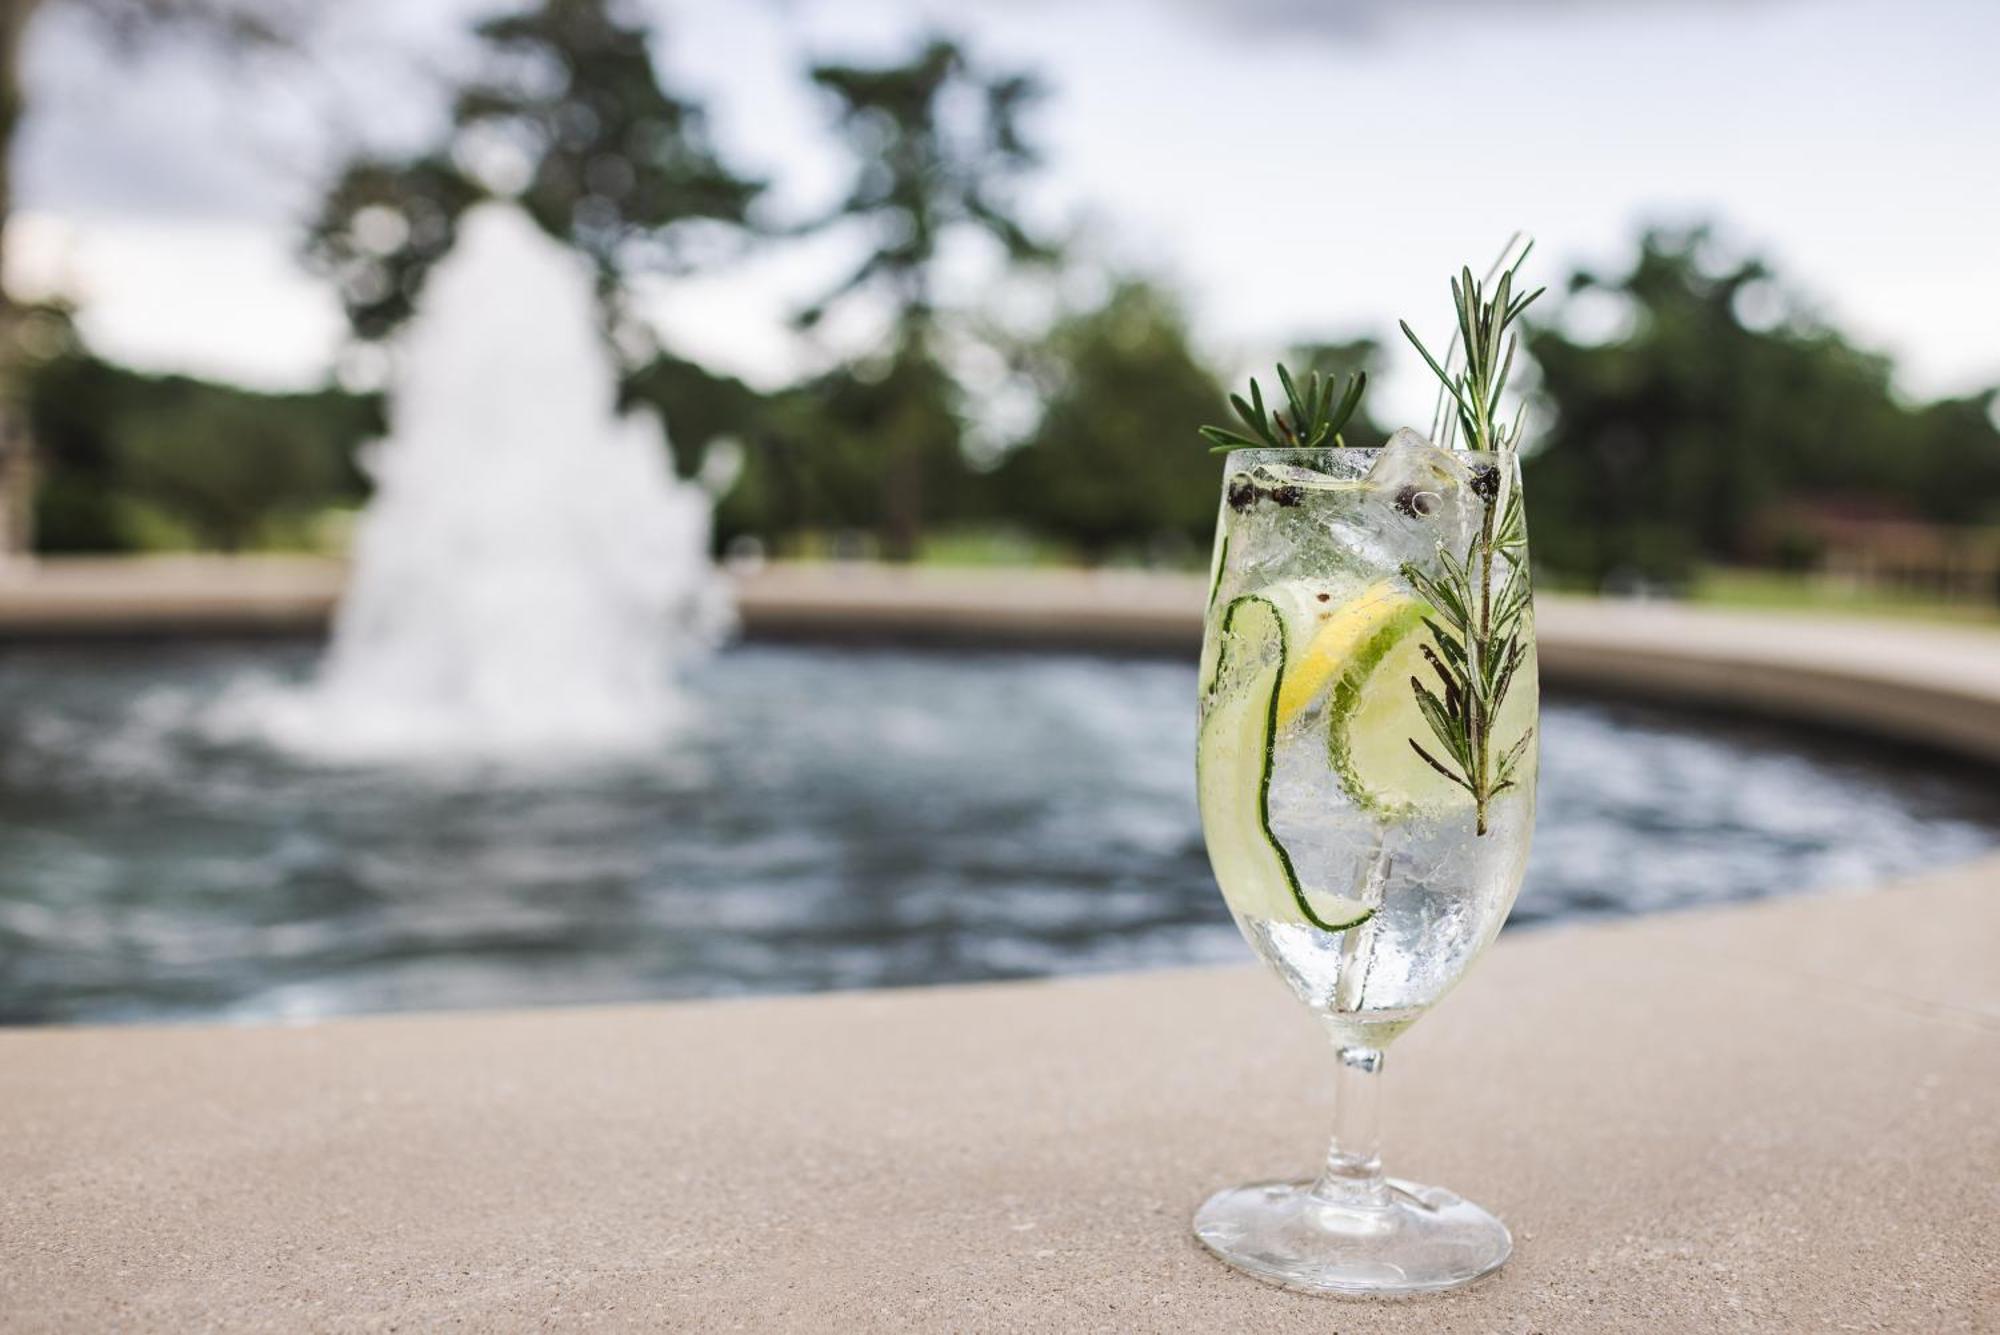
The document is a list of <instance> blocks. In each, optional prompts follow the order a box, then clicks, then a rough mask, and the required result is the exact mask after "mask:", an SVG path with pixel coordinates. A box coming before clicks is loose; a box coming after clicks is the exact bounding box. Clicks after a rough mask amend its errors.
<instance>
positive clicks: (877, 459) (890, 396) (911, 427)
mask: <svg viewBox="0 0 2000 1335" xmlns="http://www.w3.org/2000/svg"><path fill="white" fill-rule="evenodd" d="M811 74H812V80H813V82H814V83H815V84H817V85H818V86H819V87H820V88H822V89H824V90H826V92H827V93H828V94H829V97H830V100H831V102H832V104H833V107H834V112H835V124H836V126H837V127H838V129H839V131H840V134H841V136H842V138H843V140H844V141H845V142H846V145H847V147H848V149H849V150H850V151H851V152H852V154H853V156H854V158H855V174H854V179H853V182H852V184H851V185H850V187H849V189H848V192H847V195H846V197H845V199H843V200H842V201H841V203H840V205H839V206H838V207H837V209H836V210H835V211H834V212H833V214H832V215H831V216H830V217H828V218H826V219H825V220H823V222H822V223H821V224H820V225H833V224H836V223H849V224H854V225H856V226H857V227H858V228H859V229H860V230H861V231H862V232H863V234H864V235H865V236H866V238H867V242H866V244H867V247H868V249H867V252H866V254H865V255H864V256H863V257H862V259H861V261H860V263H859V264H858V265H857V266H856V267H855V268H854V270H853V271H852V272H851V273H850V274H849V275H848V276H847V277H846V278H845V279H844V280H843V281H842V282H841V283H840V284H839V285H838V286H836V287H835V288H834V289H833V290H832V291H831V292H829V293H827V294H826V295H825V296H823V297H822V298H820V300H818V301H817V302H815V303H813V305H811V306H810V307H808V308H807V309H806V310H805V311H803V312H802V313H801V315H800V317H799V319H800V323H801V324H803V325H806V326H811V325H814V324H817V323H818V322H819V321H820V319H821V318H822V317H823V316H824V315H825V314H826V313H827V312H828V311H829V310H830V309H832V308H833V307H835V306H838V305H842V304H847V303H849V302H851V301H856V300H870V299H872V300H873V301H876V302H879V303H881V305H882V306H884V307H886V309H887V312H888V318H889V324H890V333H889V336H888V339H887V340H886V343H885V346H884V347H883V348H881V349H880V350H879V351H878V352H876V353H874V354H872V355H870V356H868V357H865V358H863V359H861V360H860V361H859V362H858V363H857V364H855V365H853V366H851V367H847V368H844V369H843V370H841V371H838V372H835V373H834V374H833V375H831V376H829V377H827V378H826V379H825V380H824V381H823V382H822V383H821V384H819V385H817V386H815V387H814V389H813V391H812V392H813V393H814V394H815V396H816V397H817V398H818V399H819V401H820V403H821V405H822V406H823V408H824V410H825V412H826V413H827V414H828V416H827V418H826V424H825V425H826V430H827V431H828V432H829V433H831V434H835V435H842V436H845V437H846V440H845V441H844V442H843V443H842V444H841V445H836V446H834V447H832V449H831V451H830V452H831V453H833V454H835V455H837V456H838V457H839V458H840V459H841V460H842V461H843V462H844V463H853V464H857V465H860V466H861V467H862V468H864V469H865V470H867V471H869V472H873V473H875V474H876V476H877V479H878V482H877V487H878V490H879V502H878V505H877V507H876V522H877V526H878V530H879V533H880V537H881V541H882V547H883V551H884V554H885V555H887V556H889V557H891V558H892V559H895V560H908V559H910V558H911V557H912V556H913V555H914V554H915V552H916V548H917V541H918V538H919V536H920V533H921V530H922V527H923V523H924V520H925V518H926V517H927V515H934V514H936V513H938V512H939V511H940V509H941V508H942V505H941V503H942V502H945V501H947V500H948V499H949V495H950V493H951V491H953V490H955V489H961V488H963V487H965V486H966V485H967V483H966V481H965V478H966V468H965V462H964V457H963V454H962V450H961V445H962V434H963V420H962V416H961V411H960V408H961V404H960V391H959V387H958V385H957V383H956V382H955V381H954V379H953V378H952V375H951V373H950V371H949V370H948V369H947V368H946V366H945V365H944V362H943V360H942V356H941V349H940V346H939V335H940V331H939V328H938V324H939V315H940V313H939V302H938V279H939V275H940V270H941V268H942V265H943V261H944V258H945V256H946V254H947V251H948V250H953V249H954V248H955V246H956V245H957V244H958V243H959V242H960V241H962V240H964V239H968V238H985V239H986V240H988V241H990V242H992V243H995V244H997V246H998V248H999V250H1000V252H1001V254H1002V256H1003V257H1004V258H1005V259H1006V260H1007V261H1008V262H1010V263H1011V262H1039V261H1044V260H1048V259H1051V258H1053V252H1052V250H1051V248H1050V247H1049V246H1047V245H1046V244H1045V243H1043V242H1041V241H1038V240H1037V239H1035V238H1034V237H1033V236H1031V235H1030V233H1029V231H1028V230H1027V228H1026V227H1025V226H1024V225H1023V224H1022V222H1021V221H1020V219H1019V218H1018V217H1017V215H1016V211H1015V206H1014V202H1013V200H1012V198H1011V191H1012V188H1013V187H1014V186H1015V185H1016V184H1017V183H1018V181H1019V180H1020V179H1021V177H1022V176H1024V175H1025V174H1026V173H1027V172H1029V171H1030V170H1032V169H1033V168H1034V167H1035V166H1036V165H1037V164H1038V162H1039V157H1038V155H1037V153H1036V152H1035V150H1034V149H1033V147H1032V146H1031V145H1030V144H1029V143H1028V141H1027V139H1026V138H1025V136H1024V135H1023V132H1022V128H1021V116H1022V113H1023V112H1024V110H1025V109H1026V108H1027V107H1028V106H1029V104H1030V103H1032V102H1033V101H1034V99H1035V98H1036V97H1037V96H1038V93H1039V89H1038V87H1037V85H1036V84H1035V82H1034V81H1033V80H1032V79H1031V78H1029V77H1028V76H1026V75H1023V74H1018V73H1010V72H1000V71H988V70H984V69H981V68H980V67H978V66H976V65H975V64H973V62H972V61H971V60H970V58H969V57H968V56H967V55H966V54H965V52H964V51H963V50H962V49H961V48H960V47H959V46H958V44H956V43H954V42H951V41H947V40H945V39H943V38H933V39H931V40H930V41H929V42H927V43H926V44H925V45H924V46H923V48H922V49H921V50H920V51H918V52H917V54H916V55H915V56H914V57H913V58H912V59H910V60H909V61H907V62H905V63H903V64H900V65H890V66H884V67H876V66H856V65H838V64H823V65H816V66H814V67H813V69H812V71H811ZM845 480H847V481H854V480H856V479H853V478H848V479H845Z"/></svg>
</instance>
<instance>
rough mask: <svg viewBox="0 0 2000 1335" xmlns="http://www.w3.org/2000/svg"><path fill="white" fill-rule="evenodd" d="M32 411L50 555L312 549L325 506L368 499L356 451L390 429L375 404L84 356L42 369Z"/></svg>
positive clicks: (39, 504) (39, 506)
mask: <svg viewBox="0 0 2000 1335" xmlns="http://www.w3.org/2000/svg"><path fill="white" fill-rule="evenodd" d="M29 412H30V418H31V421H32V423H33V426H34V431H35V436H36V439H37V442H38V444H39V446H40V450H41V461H42V469H43V476H42V485H41V488H40V490H39V492H38V495H37V498H36V520H37V530H38V532H39V534H40V545H41V547H42V548H43V549H44V550H47V551H134V550H143V549H146V548H151V547H161V546H171V547H206V548H214V549H219V550H223V551H235V550H240V549H243V548H246V547H254V546H264V545H293V546H295V545H300V544H301V543H302V542H303V541H304V540H305V539H306V536H307V533H308V530H309V527H310V525H311V522H312V521H313V520H314V519H315V518H317V517H318V516H319V515H320V514H321V513H322V512H324V511H325V510H327V509H328V508H330V507H335V506H341V505H351V504H354V503H355V502H357V501H359V500H360V499H361V497H362V496H363V494H364V493H365V484H364V482H363V480H362V478H361V475H360V473H359V472H358V471H357V469H356V467H355V464H354V454H355V450H356V448H357V447H358V446H359V444H360V443H361V442H362V441H363V440H365V439H367V438H368V437H369V436H371V435H373V434H375V433H376V432H378V431H379V430H380V429H381V426H382V423H381V417H380V406H379V404H378V403H377V402H376V401H375V400H373V399H366V398H359V397H356V396H353V395H349V394H344V393H341V392H339V391H335V390H326V391H321V392H318V393H312V394H257V393H252V392H250V391H247V390H241V389H234V388H230V387H227V386H223V385H216V384H210V383H207V382H204V381H200V380H194V379H190V378H188V377H186V376H159V377H155V376H144V375H138V374H135V373H133V372H131V371H126V370H123V369H121V368H119V367H115V366H111V365H109V364H107V363H105V362H102V361H98V360H96V359H95V358H91V357H88V356H84V355H75V356H69V357H64V358H62V359H60V360H57V361H54V362H51V363H49V364H47V365H45V366H43V367H42V368H41V369H40V370H39V371H38V372H37V373H36V374H35V375H34V377H33V379H32V381H31V383H30V398H29Z"/></svg>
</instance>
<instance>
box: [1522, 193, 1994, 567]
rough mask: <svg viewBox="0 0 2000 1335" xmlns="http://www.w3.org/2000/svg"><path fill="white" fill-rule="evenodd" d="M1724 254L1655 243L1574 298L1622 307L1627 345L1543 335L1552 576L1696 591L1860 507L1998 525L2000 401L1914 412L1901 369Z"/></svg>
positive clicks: (1535, 497)
mask: <svg viewBox="0 0 2000 1335" xmlns="http://www.w3.org/2000/svg"><path fill="white" fill-rule="evenodd" d="M1712 250H1713V242H1712V239H1711V237H1710V236H1709V234H1708V233H1707V232H1706V231H1704V230H1699V229H1697V230H1694V231H1687V232H1664V231H1654V232H1649V233H1648V234H1646V236H1645V237H1644V238H1643V240H1642V242H1641V245H1640V252H1639V258H1638V260H1637V262H1636V263H1635V264H1634V266H1633V268H1632V270H1631V271H1630V272H1629V273H1627V274H1625V275H1624V276H1622V277H1618V278H1605V277H1600V276H1597V275H1592V274H1587V273H1579V274H1576V275H1575V276H1574V277H1573V278H1572V279H1571V282H1570V291H1571V293H1572V298H1573V299H1578V298H1580V297H1582V296H1583V295H1584V294H1588V295H1589V296H1590V297H1591V298H1592V299H1594V300H1600V301H1601V300H1603V299H1604V298H1606V297H1609V298H1610V299H1611V301H1613V302H1614V303H1616V304H1617V305H1618V306H1621V307H1622V308H1623V310H1624V313H1625V316H1626V317H1627V318H1626V320H1625V322H1624V323H1625V324H1626V326H1627V329H1628V332H1625V333H1623V334H1622V335H1620V336H1618V337H1615V338H1613V339H1611V340H1610V341H1607V342H1588V341H1582V340H1579V339H1576V338H1572V337H1571V336H1569V335H1568V334H1566V333H1564V332H1563V330H1562V325H1561V323H1560V322H1558V323H1556V324H1554V325H1548V326H1542V327H1538V328H1536V329H1534V330H1533V331H1532V333H1531V334H1530V337H1529V341H1528V351H1529V352H1531V354H1532V355H1533V358H1534V361H1535V363H1536V364H1537V366H1538V367H1539V368H1540V372H1541V377H1542V387H1541V396H1542V398H1543V399H1544V400H1545V402H1546V403H1547V404H1548V405H1549V407H1550V408H1551V409H1552V412H1553V420H1552V421H1551V422H1550V423H1549V425H1548V426H1547V428H1546V430H1545V431H1543V432H1541V433H1539V434H1540V439H1539V441H1537V440H1536V439H1535V437H1536V436H1537V434H1538V433H1537V432H1536V431H1535V430H1534V427H1533V424H1532V422H1531V424H1530V431H1529V435H1530V448H1531V449H1532V450H1533V451H1534V452H1533V453H1532V454H1531V455H1529V456H1528V457H1527V458H1525V459H1524V461H1523V468H1524V471H1525V473H1526V476H1527V479H1528V489H1529V490H1528V494H1529V495H1530V497H1531V498H1532V502H1531V513H1532V517H1533V521H1534V527H1535V535H1534V541H1535V557H1536V559H1537V561H1539V562H1543V563H1545V564H1546V565H1548V566H1549V567H1550V568H1552V569H1554V570H1557V571H1559V572H1562V573H1567V574H1570V575H1574V576H1580V577H1582V578H1584V579H1586V580H1588V581H1590V582H1591V583H1593V584H1598V583H1602V582H1604V581H1606V580H1607V579H1622V578H1625V577H1640V578H1645V579H1651V580H1658V581H1666V582H1670V583H1673V582H1679V581H1682V580H1684V579H1686V578H1687V577H1688V576H1689V575H1690V574H1691V573H1692V572H1693V570H1694V568H1695V566H1696V565H1697V564H1698V563H1700V562H1701V561H1704V560H1732V559H1742V558H1744V557H1746V556H1748V555H1751V554H1752V548H1753V545H1754V540H1755V538H1756V535H1757V532H1758V524H1759V521H1760V520H1761V519H1763V518H1764V517H1766V516H1768V515H1770V514H1771V513H1772V512H1773V509H1774V507H1777V506H1780V505H1781V504H1786V503H1791V504H1794V505H1797V504H1807V505H1810V504H1812V503H1814V502H1816V501H1824V500H1827V499H1829V498H1837V497H1842V496H1848V497H1851V496H1854V495H1856V494H1865V495H1867V496H1869V497H1872V498H1873V499H1874V501H1875V502H1876V503H1877V504H1883V503H1886V504H1889V505H1891V506H1901V507H1904V508H1906V509H1907V511H1908V512H1909V513H1912V514H1918V515H1923V516H1925V517H1928V518H1931V519H1934V520H1939V521H1946V522H1971V521H1975V520H1979V519H1991V518H1994V517H1995V516H1994V515H1993V513H1992V509H1993V507H1994V505H1995V503H1996V498H2000V431H1996V429H1995V426H1994V423H1993V419H1992V412H1991V409H1992V404H1993V398H1994V396H1993V393H1992V392H1991V391H1989V392H1987V393H1985V394H1981V395H1975V396H1973V397H1971V398H1967V399H1960V400H1951V401H1946V402H1942V403H1936V404H1931V405H1928V406H1912V405H1910V404H1908V403H1906V402H1905V401H1904V400H1903V399H1902V398H1901V397H1899V396H1898V395H1897V393H1896V392H1895V390H1894V388H1893V386H1892V384H1891V378H1890V372H1891V366H1890V363H1889V361H1888V360H1887V359H1886V358H1883V357H1880V356H1877V355H1875V354H1872V353H1867V352H1863V351H1861V350H1859V349H1857V348H1856V347H1854V346H1853V345H1852V344H1850V343H1849V342H1848V341H1847V340H1846V339H1845V338H1844V337H1842V336H1841V335H1840V334H1839V333H1837V332H1835V331H1834V330H1832V329H1829V328H1827V327H1825V326H1824V325H1822V324H1819V323H1817V322H1815V321H1813V320H1810V319H1808V318H1806V317H1804V316H1802V315H1800V314H1798V313H1797V309H1798V308H1797V303H1796V302H1793V301H1791V300H1790V299H1789V298H1788V297H1787V295H1786V294H1785V292H1784V290H1783V288H1782V287H1781V286H1780V285H1779V284H1778V283H1777V281H1776V280H1775V279H1774V277H1773V276H1772V274H1771V272H1770V271H1769V270H1768V269H1767V268H1766V267H1765V266H1764V265H1763V264H1762V263H1760V262H1758V261H1756V260H1752V259H1739V260H1735V261H1731V262H1728V263H1724V264H1717V263H1713V262H1709V260H1708V257H1709V255H1710V252H1711V251H1712ZM1745 311H1751V312H1753V313H1756V314H1758V315H1759V317H1760V318H1758V319H1757V321H1756V323H1755V324H1754V325H1753V324H1748V323H1746V322H1745V315H1744V312H1745ZM1764 317H1775V318H1764Z"/></svg>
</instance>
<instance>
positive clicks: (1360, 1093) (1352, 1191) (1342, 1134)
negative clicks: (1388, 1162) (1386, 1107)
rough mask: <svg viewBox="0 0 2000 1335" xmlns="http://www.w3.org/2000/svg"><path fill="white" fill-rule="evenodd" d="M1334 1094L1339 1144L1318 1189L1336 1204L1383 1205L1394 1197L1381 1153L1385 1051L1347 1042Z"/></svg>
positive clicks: (1335, 1132)
mask: <svg viewBox="0 0 2000 1335" xmlns="http://www.w3.org/2000/svg"><path fill="white" fill-rule="evenodd" d="M1338 1052H1339V1057H1340V1064H1339V1066H1338V1067H1337V1068H1336V1075H1335V1080H1336V1083H1335V1085H1334V1093H1333V1144H1332V1145H1330V1146H1329V1147H1328V1148H1327V1151H1326V1168H1325V1170H1324V1171H1323V1172H1321V1173H1320V1175H1319V1181H1318V1182H1317V1183H1315V1184H1314V1186H1313V1194H1314V1195H1315V1196H1318V1197H1319V1198H1320V1199H1321V1200H1324V1201H1327V1202H1328V1203H1330V1204H1334V1205H1345V1206H1350V1207H1356V1208H1363V1209H1366V1208H1371V1207H1373V1208H1379V1207H1381V1206H1384V1205H1387V1204H1388V1202H1389V1188H1388V1185H1387V1183H1386V1182H1385V1181H1384V1180H1383V1177H1382V1158H1381V1155H1380V1153H1379V1150H1380V1139H1381V1131H1382V1050H1381V1049H1380V1048H1364V1047H1342V1048H1340V1049H1339V1050H1338Z"/></svg>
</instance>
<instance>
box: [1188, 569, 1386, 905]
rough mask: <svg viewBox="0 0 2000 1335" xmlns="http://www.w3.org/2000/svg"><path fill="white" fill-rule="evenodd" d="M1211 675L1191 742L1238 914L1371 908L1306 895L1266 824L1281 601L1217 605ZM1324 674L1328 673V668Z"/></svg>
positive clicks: (1212, 850) (1283, 640)
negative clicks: (1204, 705) (1198, 730)
mask: <svg viewBox="0 0 2000 1335" xmlns="http://www.w3.org/2000/svg"><path fill="white" fill-rule="evenodd" d="M1214 638H1215V640H1216V642H1217V644H1218V646H1219V647H1218V649H1217V661H1216V665H1215V679H1214V682H1213V684H1212V686H1211V687H1210V698H1209V707H1208V713H1207V716H1206V717H1205V718H1204V719H1203V721H1202V729H1201V738H1200V741H1199V743H1198V744H1197V747H1196V752H1195V772H1196V785H1197V788H1198V790H1199V793H1200V797H1201V823H1202V831H1203V834H1204V835H1205V836H1206V838H1207V842H1208V859H1209V865H1210V866H1211V867H1212V868H1213V869H1214V871H1215V879H1216V881H1217V883H1219V884H1220V885H1221V887H1222V893H1223V896H1224V897H1225V898H1227V899H1228V900H1229V902H1230V905H1231V906H1232V907H1234V908H1235V909H1236V911H1237V912H1238V913H1239V914H1243V915H1245V916H1247V917H1254V918H1262V919H1267V920H1270V921H1274V922H1294V923H1311V924H1312V925H1313V926H1315V927H1318V928H1321V929H1322V930H1324V931H1329V932H1340V931H1345V930H1346V929H1348V928H1350V927H1355V926H1358V925H1359V924H1361V923H1363V922H1366V921H1367V920H1368V919H1369V917H1370V916H1372V915H1373V913H1374V910H1373V909H1372V908H1370V907H1368V906H1367V905H1366V904H1363V903H1361V902H1359V901H1358V900H1353V899H1344V898H1340V897H1337V896H1324V895H1314V896H1311V897H1308V895H1307V893H1306V890H1305V887H1304V886H1302V885H1301V884H1300V883H1299V877H1298V872H1297V870H1296V869H1295V868H1294V867H1293V865H1292V857H1291V854H1290V853H1289V852H1287V851H1286V849H1285V846H1284V844H1283V843H1282V842H1281V841H1280V840H1279V839H1278V837H1277V835H1276V834H1274V833H1272V830H1271V769H1272V764H1273V760H1274V756H1275V750H1276V741H1277V734H1278V726H1279V723H1278V720H1279V714H1280V708H1281V706H1280V700H1281V699H1282V698H1283V695H1284V691H1285V686H1286V658H1287V640H1288V634H1287V628H1286V618H1285V616H1284V614H1283V613H1282V612H1281V611H1280V610H1279V606H1278V603H1277V602H1276V601H1274V600H1273V599H1271V598H1270V597H1267V596H1265V595H1263V594H1246V595H1244V596H1243V597H1240V598H1237V599H1235V600H1233V601H1232V602H1230V604H1229V605H1228V606H1227V607H1226V608H1225V609H1224V610H1223V612H1222V619H1221V622H1220V624H1219V626H1218V627H1217V632H1216V635H1215V637H1214ZM1329 679H1330V674H1329Z"/></svg>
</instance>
